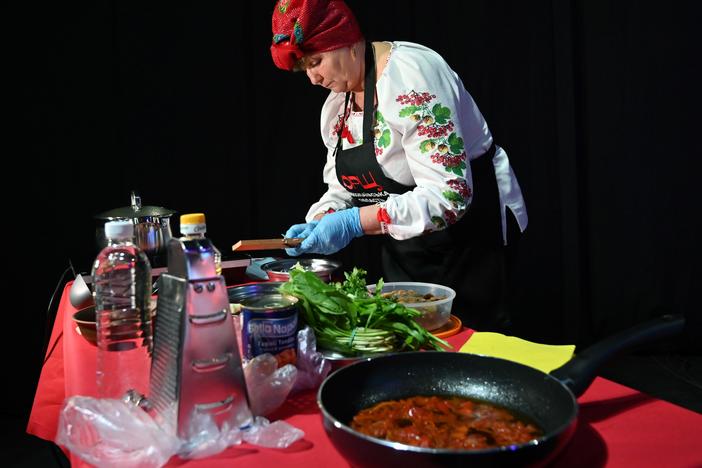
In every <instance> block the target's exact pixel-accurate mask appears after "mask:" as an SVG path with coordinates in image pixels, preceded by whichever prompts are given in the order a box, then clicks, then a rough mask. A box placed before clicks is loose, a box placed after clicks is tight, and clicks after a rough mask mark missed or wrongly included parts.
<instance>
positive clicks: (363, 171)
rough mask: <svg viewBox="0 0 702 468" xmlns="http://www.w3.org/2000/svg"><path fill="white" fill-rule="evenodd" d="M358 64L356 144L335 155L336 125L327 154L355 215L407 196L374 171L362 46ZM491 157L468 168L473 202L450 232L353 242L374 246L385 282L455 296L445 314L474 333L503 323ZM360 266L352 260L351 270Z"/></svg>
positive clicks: (370, 90) (369, 85) (369, 87)
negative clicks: (420, 285) (431, 287)
mask: <svg viewBox="0 0 702 468" xmlns="http://www.w3.org/2000/svg"><path fill="white" fill-rule="evenodd" d="M365 64H366V76H365V87H364V105H363V141H362V144H360V145H358V146H355V147H353V148H349V149H346V150H344V149H343V147H342V137H341V133H342V130H343V127H344V125H345V124H346V123H345V122H342V123H341V125H340V126H339V131H338V135H337V136H338V141H337V146H336V150H335V157H336V175H337V178H338V179H339V182H340V183H341V184H342V185H343V186H344V187H345V188H346V190H348V191H349V192H350V193H351V196H352V197H353V204H354V205H355V206H359V207H360V206H367V205H373V204H376V203H380V202H383V201H385V200H387V198H388V195H389V194H391V193H395V194H401V193H404V192H407V191H408V190H412V189H413V188H414V186H407V185H403V184H401V183H399V182H397V181H395V180H392V179H390V178H388V177H387V176H385V175H384V174H383V171H382V169H381V167H380V165H379V164H378V159H377V157H376V154H375V142H374V137H373V133H372V126H373V125H372V124H373V117H374V116H375V108H374V97H375V77H376V68H375V60H374V53H373V47H372V45H371V44H370V43H368V44H366V54H365ZM349 97H350V93H346V100H345V104H344V113H343V114H342V115H343V116H344V119H345V118H346V117H345V116H346V115H347V114H346V111H347V107H348V105H349ZM494 155H495V145H494V144H493V145H492V146H491V147H490V149H489V150H488V151H487V152H486V153H485V154H483V155H481V156H480V157H478V158H477V159H474V160H473V161H471V162H470V167H471V171H472V175H473V187H472V190H473V199H472V203H471V205H470V207H469V209H468V211H467V212H466V213H465V214H464V215H463V217H462V218H461V219H460V220H458V221H457V222H456V223H455V224H453V225H450V226H449V227H448V228H446V229H444V230H441V231H436V232H432V233H429V234H425V235H421V236H418V237H414V238H411V239H407V240H402V241H398V240H395V239H393V238H391V237H390V236H365V237H364V238H361V239H366V238H368V237H378V238H380V242H381V249H380V250H381V264H382V271H383V278H384V280H385V282H390V281H419V282H428V283H439V284H443V285H447V286H450V287H451V288H453V289H454V290H455V291H456V293H457V297H456V299H455V300H454V304H453V308H452V313H453V314H454V315H457V316H458V317H459V318H461V320H463V322H464V323H465V325H467V326H469V327H473V328H476V329H480V330H504V329H505V326H506V324H507V322H508V314H507V312H506V310H505V300H504V299H505V298H504V294H505V284H504V283H505V270H504V268H505V266H504V255H503V248H502V247H503V240H502V221H501V216H500V201H499V192H498V188H497V180H496V178H495V170H494V166H493V163H492V158H493V156H494ZM361 239H357V240H361ZM354 242H356V241H354ZM363 251H364V255H365V256H368V255H369V254H370V255H375V254H376V253H375V252H368V248H367V246H366V247H365V248H363ZM357 257H358V256H357ZM362 258H363V257H360V258H356V263H355V265H358V264H359V263H360V260H361V259H362Z"/></svg>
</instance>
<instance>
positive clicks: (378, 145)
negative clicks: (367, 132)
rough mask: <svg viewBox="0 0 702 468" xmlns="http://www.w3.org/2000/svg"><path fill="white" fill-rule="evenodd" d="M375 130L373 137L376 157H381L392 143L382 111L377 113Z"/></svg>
mask: <svg viewBox="0 0 702 468" xmlns="http://www.w3.org/2000/svg"><path fill="white" fill-rule="evenodd" d="M375 122H376V125H375V128H373V136H374V137H375V138H374V139H375V155H376V156H380V155H382V154H383V149H384V148H387V147H389V146H390V144H391V143H392V140H391V137H390V129H389V128H388V124H387V122H385V117H383V114H381V113H380V111H376V112H375Z"/></svg>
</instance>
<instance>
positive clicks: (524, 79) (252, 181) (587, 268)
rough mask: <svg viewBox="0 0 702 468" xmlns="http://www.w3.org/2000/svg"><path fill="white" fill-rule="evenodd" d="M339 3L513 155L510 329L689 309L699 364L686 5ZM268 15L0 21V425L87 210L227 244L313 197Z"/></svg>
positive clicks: (288, 218)
mask: <svg viewBox="0 0 702 468" xmlns="http://www.w3.org/2000/svg"><path fill="white" fill-rule="evenodd" d="M348 3H349V5H350V6H351V7H352V9H354V11H356V13H357V16H358V18H359V21H360V23H361V25H362V28H363V29H364V31H365V33H366V35H367V37H368V38H369V39H372V40H409V41H413V42H419V43H421V44H424V45H426V46H429V47H431V48H433V49H435V50H436V51H437V52H439V53H440V54H441V55H442V56H443V57H444V58H445V59H446V60H447V62H448V63H449V64H450V65H451V66H452V67H453V69H454V70H455V71H456V72H457V73H458V74H459V75H460V76H461V77H462V79H463V81H464V84H465V86H466V88H467V89H468V90H469V91H470V93H471V94H472V95H473V97H474V98H475V100H476V102H477V103H478V105H479V107H480V109H481V111H482V112H483V114H484V116H485V117H486V119H487V121H488V123H489V125H490V128H491V130H492V133H493V135H494V137H495V140H496V142H497V143H498V144H499V145H500V146H502V147H504V148H505V149H506V150H507V152H508V154H509V156H510V160H511V163H512V166H513V168H514V170H515V171H516V174H517V176H518V178H519V181H520V184H521V187H522V190H523V192H524V195H525V198H526V201H527V207H528V211H529V228H528V230H527V232H526V234H525V235H524V237H523V238H522V242H521V244H520V258H519V262H518V265H517V273H518V274H519V278H520V280H519V282H518V285H517V287H516V288H515V291H514V295H515V298H516V299H517V303H518V304H519V305H520V306H519V309H518V310H516V311H514V312H513V315H514V316H515V325H516V332H517V333H518V334H519V335H520V336H523V337H525V338H528V339H532V340H536V341H541V342H549V343H577V344H578V345H586V344H588V343H591V342H592V341H594V340H596V339H598V338H601V337H603V336H606V335H608V334H611V333H613V332H615V331H617V330H620V329H622V328H625V327H627V326H629V325H631V324H634V323H637V322H641V321H643V320H645V319H646V318H648V317H652V316H655V315H659V314H661V313H663V312H674V313H685V314H687V315H688V319H689V322H690V327H689V329H688V330H687V334H686V336H685V337H684V339H681V340H678V344H679V346H680V348H681V350H682V351H683V352H697V348H695V346H694V345H695V344H696V340H699V337H700V335H702V333H700V301H699V297H698V296H697V291H698V290H699V289H700V276H699V274H700V242H699V232H700V229H699V227H700V222H699V217H700V206H699V203H700V202H699V200H700V197H699V195H698V194H699V193H700V188H699V186H700V183H699V180H698V179H699V174H700V172H699V171H698V168H699V166H700V165H699V158H700V157H701V156H702V144H701V139H700V133H701V132H702V129H701V128H700V121H701V119H700V118H699V114H698V113H699V108H700V103H701V100H700V90H699V88H700V83H702V80H701V76H700V73H699V71H698V70H699V63H698V62H699V50H700V44H701V43H702V41H700V33H699V20H700V19H701V18H700V14H699V13H700V11H699V7H697V6H696V3H697V2H693V1H672V2H665V3H664V2H639V1H636V0H629V1H625V0H621V1H605V0H598V1H586V0H552V1H547V0H534V1H529V2H523V1H522V2H518V1H499V0H471V1H465V2H464V1H434V2H426V1H413V0H397V1H389V0H377V1H363V0H355V1H349V2H348ZM272 9H273V2H271V1H262V0H257V1H252V2H244V3H242V2H193V3H190V4H188V5H186V6H183V5H180V4H175V3H160V2H122V1H120V2H117V1H107V0H103V1H96V2H92V3H91V4H89V5H86V4H79V3H74V2H53V3H51V4H47V5H43V4H42V5H39V4H31V3H24V4H23V5H22V7H21V11H15V12H12V13H11V14H9V15H8V17H7V19H8V21H9V22H10V23H14V24H15V25H16V26H18V27H17V33H16V34H15V35H14V36H15V37H14V38H13V39H12V40H11V41H10V42H9V45H10V49H11V51H12V54H10V57H11V58H12V63H11V64H9V66H7V68H6V71H7V72H8V74H9V75H11V76H13V77H16V78H17V82H16V83H13V84H12V85H11V86H8V87H7V89H6V91H7V92H8V94H9V95H10V96H12V97H14V98H17V100H18V103H19V106H18V108H17V110H16V111H14V112H12V113H11V115H10V117H11V119H10V120H12V124H13V126H9V127H6V131H7V133H8V135H7V140H6V141H7V142H8V147H10V146H11V147H12V149H11V150H9V151H8V152H6V154H5V157H4V158H3V159H4V160H5V162H6V163H5V169H4V171H3V173H4V179H5V184H4V186H5V190H4V193H5V206H6V209H7V211H6V215H7V218H6V220H5V222H4V223H3V224H4V225H5V227H6V231H5V242H4V244H5V249H4V250H5V254H4V258H5V260H6V261H7V262H8V265H7V266H6V271H8V273H9V276H8V278H10V279H9V280H8V281H6V285H5V288H6V292H7V294H6V296H7V297H8V298H12V300H8V304H14V305H13V306H12V307H8V309H7V310H5V316H6V318H7V317H9V318H10V321H9V323H8V322H6V324H7V325H6V326H7V327H8V328H6V330H11V331H12V333H16V337H17V338H19V339H20V340H21V343H22V346H21V347H19V348H18V347H17V346H16V345H13V346H12V347H11V349H12V350H13V354H11V356H13V358H12V359H8V360H7V362H8V364H9V365H10V366H11V367H10V368H14V367H16V368H17V373H18V375H19V377H18V378H12V385H11V386H5V387H6V389H5V390H6V391H8V390H9V392H10V395H11V396H12V398H11V399H8V398H5V399H3V405H4V406H3V413H4V414H8V413H9V414H13V415H26V414H28V411H29V409H30V407H31V402H32V399H33V396H34V389H35V385H36V381H37V378H38V375H39V371H40V366H41V361H42V349H43V347H44V345H45V342H46V339H47V336H46V331H45V324H46V322H47V315H48V318H49V321H50V320H51V317H52V316H53V314H54V313H55V309H56V305H57V301H58V299H59V298H60V294H61V288H62V286H63V283H62V282H61V280H60V279H61V275H62V273H63V272H64V270H65V269H66V268H67V267H68V264H69V260H70V261H71V262H72V263H73V265H74V266H75V268H76V269H77V270H78V271H83V272H87V271H89V269H90V264H91V262H92V260H93V258H94V257H95V255H96V254H97V247H96V244H95V227H96V222H95V220H94V219H93V216H94V215H95V214H97V213H99V212H102V211H105V210H108V209H111V208H117V207H122V206H126V205H128V203H129V192H130V190H132V189H137V190H139V191H140V193H141V195H142V199H143V202H144V204H146V205H159V206H165V207H169V208H172V209H175V210H176V211H178V212H179V213H185V212H192V211H204V212H206V214H207V224H208V236H209V237H210V238H211V239H213V241H214V242H215V244H216V245H218V246H219V247H220V248H221V250H222V251H224V252H225V253H227V252H228V251H229V250H230V248H231V245H232V244H233V243H235V242H236V241H237V240H240V239H250V238H266V237H277V236H278V235H279V234H280V233H282V232H284V231H285V230H286V229H287V227H288V226H289V225H291V224H293V223H296V222H300V221H301V220H302V217H303V216H304V214H305V213H306V211H307V208H308V206H309V205H310V204H311V203H312V202H314V201H315V200H317V199H318V197H319V196H320V195H321V193H322V192H323V190H324V187H323V184H322V182H321V168H322V166H323V164H324V157H325V151H324V148H323V145H322V142H321V139H320V136H319V111H320V109H321V105H322V103H323V101H324V99H325V97H326V90H323V89H321V88H318V87H313V86H311V85H310V84H309V82H308V81H307V78H306V76H305V75H304V74H291V73H286V72H283V71H280V70H278V69H276V68H275V67H274V65H273V63H272V60H271V58H270V54H269V51H268V48H269V45H270V37H271V31H270V14H271V12H272ZM15 126H16V129H15ZM8 130H9V131H8ZM12 143H14V144H12ZM12 184H16V185H17V186H18V187H19V188H18V189H15V190H10V188H11V186H12ZM174 221H176V222H174V226H173V230H174V233H177V232H178V223H177V216H175V217H174ZM363 262H364V259H362V258H358V259H356V262H354V263H355V264H357V265H360V266H362V265H363ZM346 266H348V267H351V266H353V265H349V264H347V265H346ZM69 276H70V275H69ZM65 279H70V277H67V278H65ZM57 283H59V286H58V287H59V290H58V293H57V297H56V299H55V302H54V303H53V304H52V305H50V304H49V303H50V299H51V297H52V293H53V291H54V288H55V287H57ZM693 291H694V292H693ZM47 309H48V312H47ZM5 341H7V342H9V340H8V339H7V338H5Z"/></svg>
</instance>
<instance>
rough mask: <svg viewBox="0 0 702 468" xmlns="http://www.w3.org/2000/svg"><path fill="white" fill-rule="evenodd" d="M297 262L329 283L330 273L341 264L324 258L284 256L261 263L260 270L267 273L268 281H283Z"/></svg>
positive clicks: (287, 277)
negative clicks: (283, 257)
mask: <svg viewBox="0 0 702 468" xmlns="http://www.w3.org/2000/svg"><path fill="white" fill-rule="evenodd" d="M298 263H299V264H300V266H302V268H304V269H305V270H307V271H311V272H313V273H314V274H316V275H317V276H319V278H320V279H321V280H322V281H324V282H325V283H329V282H330V281H331V280H332V274H333V273H334V272H335V271H336V270H338V269H339V267H340V266H341V263H340V262H337V261H334V260H328V259H326V258H303V259H299V258H286V259H284V260H276V261H274V262H269V263H264V264H263V265H261V270H263V271H264V272H265V273H266V274H267V275H268V280H269V281H283V282H285V281H288V280H289V279H290V270H291V269H292V268H293V267H294V266H295V265H297V264H298Z"/></svg>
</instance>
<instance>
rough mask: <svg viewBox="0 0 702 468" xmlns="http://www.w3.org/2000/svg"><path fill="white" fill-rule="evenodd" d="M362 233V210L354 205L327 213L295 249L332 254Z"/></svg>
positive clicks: (303, 251) (304, 251)
mask: <svg viewBox="0 0 702 468" xmlns="http://www.w3.org/2000/svg"><path fill="white" fill-rule="evenodd" d="M362 235H363V228H362V227H361V212H360V210H359V209H358V207H353V208H349V209H347V210H341V211H335V212H334V213H329V214H328V215H325V216H324V217H323V218H322V219H321V220H320V221H319V222H318V223H317V225H316V226H314V227H313V229H312V232H311V233H310V234H309V235H308V236H306V238H305V240H304V241H303V242H302V244H300V246H299V247H298V248H296V249H294V250H295V251H297V252H300V253H318V254H323V255H330V254H333V253H335V252H338V251H339V250H341V249H343V248H344V247H346V246H347V245H349V243H350V242H351V241H352V240H353V239H354V238H356V237H361V236H362ZM286 250H287V249H286ZM298 255H299V254H298Z"/></svg>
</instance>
